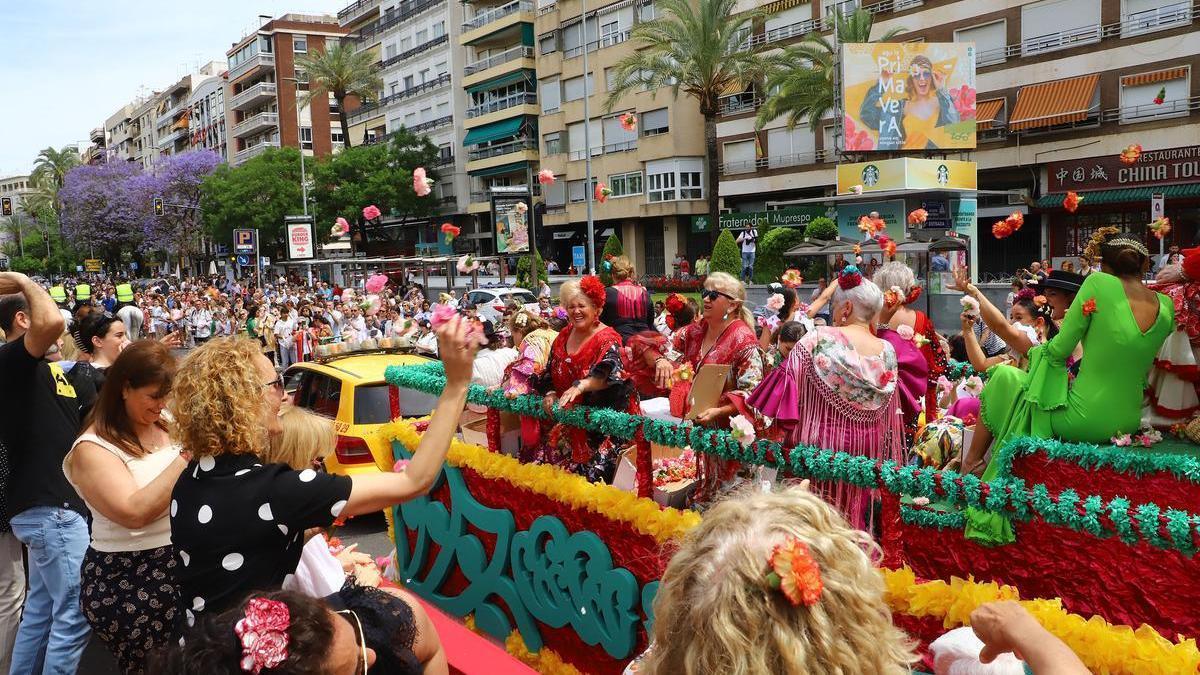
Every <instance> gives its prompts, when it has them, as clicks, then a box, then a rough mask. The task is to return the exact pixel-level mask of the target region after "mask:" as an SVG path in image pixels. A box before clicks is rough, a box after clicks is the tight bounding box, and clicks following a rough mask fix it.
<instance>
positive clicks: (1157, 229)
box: [1150, 216, 1171, 239]
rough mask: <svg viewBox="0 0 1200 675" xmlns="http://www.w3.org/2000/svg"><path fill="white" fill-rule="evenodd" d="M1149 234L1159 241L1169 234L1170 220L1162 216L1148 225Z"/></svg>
mask: <svg viewBox="0 0 1200 675" xmlns="http://www.w3.org/2000/svg"><path fill="white" fill-rule="evenodd" d="M1150 232H1151V233H1152V234H1153V235H1154V236H1155V237H1157V238H1159V239H1162V238H1163V237H1165V236H1167V235H1168V234H1170V233H1171V219H1170V218H1168V217H1166V216H1163V217H1162V218H1159V219H1157V220H1155V221H1154V222H1153V223H1150Z"/></svg>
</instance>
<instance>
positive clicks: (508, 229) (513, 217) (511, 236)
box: [492, 195, 530, 253]
mask: <svg viewBox="0 0 1200 675" xmlns="http://www.w3.org/2000/svg"><path fill="white" fill-rule="evenodd" d="M529 216H530V213H529V203H528V201H527V198H526V197H524V196H520V197H517V196H512V197H510V196H507V195H493V196H492V217H493V218H494V222H495V223H496V253H526V252H528V251H529Z"/></svg>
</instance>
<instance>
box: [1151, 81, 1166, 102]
mask: <svg viewBox="0 0 1200 675" xmlns="http://www.w3.org/2000/svg"><path fill="white" fill-rule="evenodd" d="M1166 100H1167V87H1166V86H1165V85H1164V86H1162V87H1159V88H1158V95H1157V96H1155V97H1154V105H1162V104H1163V103H1165V102H1166Z"/></svg>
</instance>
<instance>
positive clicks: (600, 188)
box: [593, 183, 612, 204]
mask: <svg viewBox="0 0 1200 675" xmlns="http://www.w3.org/2000/svg"><path fill="white" fill-rule="evenodd" d="M610 195H612V190H611V189H609V187H608V186H607V185H605V184H604V183H596V191H595V194H594V195H593V197H594V198H595V199H596V201H598V202H600V203H601V204H603V203H604V202H606V201H608V198H609V196H610Z"/></svg>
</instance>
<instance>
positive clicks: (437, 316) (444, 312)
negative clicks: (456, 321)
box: [429, 303, 458, 330]
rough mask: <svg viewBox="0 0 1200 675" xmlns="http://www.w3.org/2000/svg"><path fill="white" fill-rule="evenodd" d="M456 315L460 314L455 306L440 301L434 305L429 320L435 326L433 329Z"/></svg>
mask: <svg viewBox="0 0 1200 675" xmlns="http://www.w3.org/2000/svg"><path fill="white" fill-rule="evenodd" d="M456 316H458V312H457V311H456V310H455V309H454V308H453V307H451V306H450V305H443V304H441V303H438V304H436V305H434V306H433V316H432V317H431V318H430V320H429V322H430V324H431V325H432V326H433V329H434V330H437V329H438V328H441V327H442V326H443V325H444V324H445V323H446V322H448V321H450V320H451V319H453V318H454V317H456Z"/></svg>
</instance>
